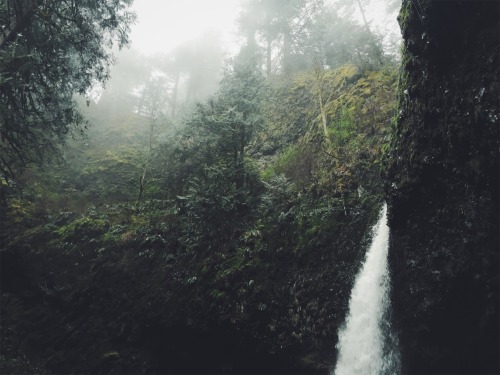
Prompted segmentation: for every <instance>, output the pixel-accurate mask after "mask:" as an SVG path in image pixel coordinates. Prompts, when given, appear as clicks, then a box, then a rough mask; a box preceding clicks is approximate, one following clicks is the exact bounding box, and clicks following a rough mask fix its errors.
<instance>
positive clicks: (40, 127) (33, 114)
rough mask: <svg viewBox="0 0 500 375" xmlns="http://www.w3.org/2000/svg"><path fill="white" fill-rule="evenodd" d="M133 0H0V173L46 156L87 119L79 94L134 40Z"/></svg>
mask: <svg viewBox="0 0 500 375" xmlns="http://www.w3.org/2000/svg"><path fill="white" fill-rule="evenodd" d="M131 3H132V0H109V1H98V0H64V1H55V0H52V1H51V0H49V1H40V0H36V1H35V0H7V1H2V3H1V4H0V28H1V34H0V173H2V175H3V176H4V177H12V176H14V175H15V174H16V172H18V171H20V170H22V169H23V168H24V167H25V166H26V165H27V164H29V163H33V162H41V161H43V160H44V159H46V158H47V157H48V156H50V154H51V152H52V151H56V150H57V149H58V147H59V145H60V144H62V143H64V140H65V138H66V136H67V135H68V134H72V133H73V134H74V133H75V132H78V131H81V130H82V129H84V128H85V127H86V122H85V120H84V118H83V116H82V115H81V114H80V113H79V112H78V110H77V108H76V104H75V101H74V99H73V96H74V95H75V94H80V95H88V94H89V92H90V90H92V88H93V87H95V86H96V85H98V84H102V83H104V82H105V81H106V80H107V78H108V76H109V66H110V64H111V63H112V61H113V55H112V52H111V48H112V47H113V46H115V45H117V46H118V47H119V48H121V47H123V46H124V45H126V44H128V42H129V40H128V32H129V28H130V25H131V23H133V22H134V18H135V16H134V14H133V13H132V12H131V11H130V9H129V7H130V5H131Z"/></svg>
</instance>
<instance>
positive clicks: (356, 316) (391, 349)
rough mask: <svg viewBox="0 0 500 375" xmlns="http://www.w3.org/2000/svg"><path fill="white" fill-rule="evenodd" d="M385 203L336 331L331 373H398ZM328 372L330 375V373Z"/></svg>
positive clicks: (377, 374) (344, 374) (351, 374)
mask: <svg viewBox="0 0 500 375" xmlns="http://www.w3.org/2000/svg"><path fill="white" fill-rule="evenodd" d="M388 249H389V227H388V225H387V206H386V205H385V204H384V207H383V209H382V212H381V214H380V218H379V220H378V222H377V224H376V225H375V226H374V227H373V238H372V244H371V246H370V249H369V250H368V252H367V253H366V258H365V261H364V263H363V266H362V268H361V270H360V271H359V273H358V275H357V276H356V280H355V282H354V287H353V289H352V292H351V298H350V300H349V313H348V315H347V318H346V321H345V323H344V325H343V326H342V327H341V329H340V331H339V342H338V344H337V349H338V360H337V365H336V367H335V371H334V373H333V374H334V375H381V374H398V373H399V372H400V370H399V354H398V351H397V342H396V339H395V337H394V335H393V334H392V333H391V329H390V328H391V327H390V322H389V317H388V315H389V288H390V279H389V271H388V267H387V255H388ZM333 374H332V375H333Z"/></svg>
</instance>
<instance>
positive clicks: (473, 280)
mask: <svg viewBox="0 0 500 375" xmlns="http://www.w3.org/2000/svg"><path fill="white" fill-rule="evenodd" d="M499 14H500V8H499V3H498V2H496V1H437V0H436V1H432V0H419V1H414V0H412V1H409V0H408V1H403V5H402V9H401V13H400V16H399V21H400V25H401V28H402V32H403V37H404V52H403V67H402V73H401V78H400V89H399V90H400V94H399V95H400V97H399V110H400V112H399V117H398V121H397V125H396V127H395V129H394V132H393V136H392V141H391V146H390V148H389V151H388V153H387V155H386V160H385V170H384V174H385V181H386V182H385V191H386V199H387V201H388V204H389V210H390V218H389V224H390V226H391V231H392V234H391V245H390V246H391V248H390V267H391V272H392V275H393V276H392V277H393V288H392V289H393V295H392V300H393V315H394V321H395V325H396V328H397V330H398V332H399V341H400V347H401V352H402V363H403V372H404V373H498V371H499V363H498V353H499V347H498V346H499V345H498V343H499V340H498V335H499V327H498V322H499V317H498V307H499V300H498V291H499V261H498V260H499V241H498V228H499V220H498V214H499V200H498V194H499V184H498V166H499V165H498V150H499V138H498V126H499V121H500V111H499V108H500V107H499V101H498V96H499V93H500V87H499V80H498V78H499V68H500V61H499V52H500V43H499V35H500V24H499Z"/></svg>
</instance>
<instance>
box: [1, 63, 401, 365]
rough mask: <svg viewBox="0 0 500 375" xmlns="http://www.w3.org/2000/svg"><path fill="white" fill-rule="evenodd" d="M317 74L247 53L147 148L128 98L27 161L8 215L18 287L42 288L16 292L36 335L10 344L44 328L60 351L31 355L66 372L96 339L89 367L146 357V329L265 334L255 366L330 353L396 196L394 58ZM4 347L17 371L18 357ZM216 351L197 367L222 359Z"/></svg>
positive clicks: (19, 320) (246, 338)
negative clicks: (61, 149) (385, 205)
mask: <svg viewBox="0 0 500 375" xmlns="http://www.w3.org/2000/svg"><path fill="white" fill-rule="evenodd" d="M319 74H320V75H318V73H317V72H316V73H314V72H301V73H297V74H294V75H293V76H290V77H287V78H286V79H283V78H281V77H273V78H270V79H264V78H263V77H261V76H260V74H259V73H258V72H257V71H255V70H253V69H252V68H249V67H248V66H240V67H238V66H235V67H234V69H233V70H232V71H230V72H228V73H226V75H225V77H224V79H223V82H222V85H221V89H220V91H219V93H218V94H216V95H215V96H214V97H212V98H211V99H210V100H209V101H207V102H206V104H200V105H198V106H197V107H196V108H195V109H194V110H193V111H192V114H191V116H190V117H187V116H186V118H187V120H186V122H185V125H182V126H176V127H174V128H172V127H171V128H170V129H168V132H165V133H160V134H155V135H154V136H155V139H154V148H153V149H152V151H151V155H150V156H149V157H150V160H149V161H146V159H147V158H148V152H149V151H148V147H147V143H148V142H149V129H148V123H147V119H144V118H142V117H141V116H138V115H137V114H134V113H130V114H129V115H128V116H127V117H125V118H124V119H122V120H121V121H120V122H113V121H109V122H107V123H96V126H95V128H93V129H91V131H90V133H89V135H88V137H87V138H86V139H83V140H78V141H75V142H73V143H71V144H70V145H69V147H68V148H67V150H66V151H65V163H64V164H54V165H52V166H50V167H45V168H30V169H29V170H28V171H27V173H26V174H25V175H24V177H23V180H21V181H20V182H19V185H18V186H17V189H18V193H19V194H18V195H17V196H12V197H11V198H10V205H9V209H8V211H7V212H6V215H5V216H4V217H3V219H2V220H3V223H4V225H8V227H9V228H10V229H11V230H10V231H9V232H3V234H2V236H3V241H4V243H5V244H6V246H5V249H4V253H3V255H4V257H5V258H6V259H9V258H8V257H12V259H13V260H12V261H11V263H12V264H13V265H14V267H13V268H11V269H9V270H8V272H7V274H6V275H5V281H4V287H5V288H6V289H7V290H8V289H9V287H10V288H14V289H15V288H17V286H15V285H16V282H17V280H19V282H21V281H20V280H21V279H22V280H24V281H23V282H28V283H30V282H31V281H29V280H32V281H34V280H36V283H37V287H36V288H35V290H34V291H30V292H29V293H28V289H26V291H25V292H23V291H21V293H20V295H11V296H10V297H9V296H7V297H4V299H3V308H4V309H5V312H6V314H5V317H4V319H5V324H6V326H7V327H12V329H14V330H15V331H16V332H18V334H19V333H22V335H23V337H27V339H25V340H21V339H20V338H19V337H17V336H15V337H13V338H10V339H9V340H10V341H8V342H7V343H5V344H4V345H5V347H7V348H13V347H17V346H18V345H21V349H20V350H21V352H23V351H26V352H31V350H32V348H31V347H30V346H29V342H31V341H33V342H39V343H41V344H42V345H44V346H45V347H47V348H49V354H48V356H47V357H46V358H45V357H37V356H36V355H34V356H33V357H32V361H34V362H33V363H43V366H48V367H49V368H50V369H51V371H58V372H66V371H70V369H71V365H70V364H71V358H72V357H76V356H78V355H81V351H82V350H84V352H85V355H86V356H87V357H88V358H89V359H91V360H89V361H88V362H86V365H85V366H86V367H85V368H80V370H83V371H90V372H92V371H95V370H96V369H98V368H103V366H104V368H105V366H106V363H108V362H109V361H114V362H117V363H118V365H117V366H118V367H116V368H118V369H122V370H123V371H125V369H127V371H129V370H130V369H133V370H134V371H139V370H140V369H141V366H145V364H144V363H145V362H141V356H140V351H141V350H142V349H141V347H142V345H143V343H142V341H141V340H142V337H143V335H145V334H146V332H150V331H154V330H156V329H158V330H160V331H161V332H163V333H164V334H165V336H164V337H158V340H160V341H161V343H162V345H167V346H168V345H174V344H173V342H171V341H170V340H174V339H177V338H178V335H179V334H185V333H186V332H191V331H193V332H201V333H202V334H204V335H207V336H210V335H214V334H216V333H217V332H219V331H223V332H226V334H228V335H230V336H231V335H239V336H240V337H241V338H242V339H241V341H240V344H238V345H240V346H237V347H236V349H235V350H238V348H240V349H241V348H243V347H246V346H247V345H254V347H253V352H250V353H249V354H248V358H244V359H242V360H241V363H240V364H239V366H242V367H241V368H245V365H249V363H251V362H252V358H260V357H259V356H266V355H270V354H265V353H274V357H273V358H275V359H274V360H276V361H277V359H276V358H281V357H280V355H281V356H285V357H286V358H288V359H287V360H289V361H290V368H297V367H298V368H300V367H301V366H302V367H304V368H309V367H308V366H312V367H313V368H321V367H327V366H328V365H329V362H330V361H331V355H332V354H331V348H332V347H334V345H335V341H336V332H337V328H338V326H339V325H340V323H341V321H342V319H343V314H344V311H345V308H346V304H347V299H348V296H349V290H350V287H351V285H352V282H353V275H354V272H355V270H356V269H357V267H358V264H359V262H360V260H361V259H362V257H363V251H364V249H365V245H366V241H367V240H368V237H367V235H366V233H367V229H368V228H369V226H370V225H371V223H372V222H373V221H374V219H375V217H376V214H377V211H378V208H379V206H380V203H381V200H382V198H381V197H382V195H381V182H380V179H379V168H380V166H379V161H380V158H381V156H382V150H383V148H384V145H385V143H386V140H387V134H388V132H389V130H390V124H391V119H392V118H393V116H394V111H395V108H394V103H395V93H396V73H395V71H394V70H391V69H389V68H384V69H382V70H377V71H363V70H361V69H359V68H357V67H355V66H352V65H347V66H344V67H341V68H338V69H335V70H324V71H322V72H320V73H319ZM319 85H321V90H322V95H323V97H324V102H323V108H324V112H325V114H326V120H327V127H326V133H325V131H324V129H323V127H322V120H321V108H320V105H319V101H318V90H319V89H318V87H319ZM97 108H99V105H97ZM235 119H238V121H235ZM242 119H243V121H242ZM122 121H123V122H122ZM241 124H243V125H241ZM124 126H125V127H124ZM111 146H112V147H111ZM146 162H148V163H149V165H150V167H148V168H149V170H148V176H147V179H149V180H150V183H149V184H148V185H147V186H146V189H145V191H144V194H143V197H142V199H141V200H140V201H139V200H138V194H139V179H140V177H141V174H142V173H143V168H144V165H145V164H144V163H146ZM160 166H161V167H160ZM3 227H4V228H5V226H3ZM2 275H4V274H2ZM14 275H15V276H14ZM26 280H28V281H26ZM21 290H24V289H22V288H21ZM25 293H28V294H25ZM21 296H22V297H21ZM33 298H42V299H43V300H44V301H46V302H44V303H42V304H32V299H33ZM21 311H23V313H21ZM69 311H74V312H73V313H71V314H70V313H69ZM25 316H34V317H37V318H36V319H30V320H29V321H27V320H26V319H25V318H24V317H25ZM38 320H47V323H46V324H47V327H51V328H50V330H51V331H50V333H49V332H40V331H39V330H37V329H36V325H37V324H38V323H37V321H38ZM58 320H62V321H65V322H66V323H65V324H64V325H60V324H56V321H58ZM111 321H112V322H113V323H112V324H111V323H110V322H111ZM75 327H78V329H77V328H75ZM89 332H90V333H91V334H89ZM92 332H95V333H94V334H92ZM125 338H126V340H125ZM16 340H17V341H16ZM257 342H258V344H256V343H257ZM250 343H253V344H250ZM200 345H201V347H200V348H197V349H196V350H200V351H203V350H208V348H207V347H205V346H203V345H205V344H203V343H201V344H200ZM207 345H208V344H207ZM63 348H64V349H63ZM82 348H84V349H82ZM62 350H64V353H65V354H64V357H61V353H62V352H61V351H62ZM170 350H171V351H172V353H173V354H174V355H175V354H176V353H177V355H180V354H179V353H180V352H181V351H182V350H184V348H183V347H182V345H181V346H180V347H176V348H175V347H172V348H171V349H170ZM214 350H215V349H214ZM293 353H300V356H298V357H295V356H294V355H293ZM4 356H6V358H7V365H6V366H7V367H6V368H7V369H10V368H11V367H9V366H14V367H15V366H16V363H17V362H15V361H16V360H20V359H15V360H14V359H10V360H9V359H8V356H9V354H8V352H6V354H4ZM134 358H135V359H134ZM180 358H182V356H180ZM142 361H143V360H142ZM186 361H187V359H186ZM206 361H209V362H208V363H203V362H202V363H200V366H201V367H200V368H202V366H203V365H208V366H209V365H210V363H211V362H210V361H216V362H217V361H221V362H223V361H224V358H219V357H218V355H217V354H214V353H212V357H211V358H210V359H209V358H208V357H207V358H206ZM217 363H218V362H217ZM115 365H116V364H115ZM115 365H114V366H115ZM183 365H186V363H184V362H182V361H181V362H179V363H178V364H176V365H175V364H174V368H175V366H179V368H182V366H183ZM68 366H69V367H68ZM148 366H153V367H154V366H155V364H151V363H148ZM156 366H160V367H161V364H156Z"/></svg>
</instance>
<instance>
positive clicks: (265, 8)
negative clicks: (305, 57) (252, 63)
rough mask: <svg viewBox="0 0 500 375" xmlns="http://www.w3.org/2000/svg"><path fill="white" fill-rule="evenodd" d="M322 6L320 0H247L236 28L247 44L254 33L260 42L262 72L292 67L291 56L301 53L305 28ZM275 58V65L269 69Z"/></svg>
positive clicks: (297, 55)
mask: <svg viewBox="0 0 500 375" xmlns="http://www.w3.org/2000/svg"><path fill="white" fill-rule="evenodd" d="M322 9H323V0H248V1H247V2H246V3H245V4H244V10H243V12H242V14H241V16H240V19H239V24H240V31H241V32H242V33H243V35H244V36H245V37H246V39H247V41H246V44H247V46H252V45H253V44H254V43H255V36H256V35H258V36H259V37H260V39H261V41H262V42H263V43H264V49H265V51H266V52H265V56H266V59H265V61H266V63H265V66H266V74H267V75H268V76H269V75H270V74H272V73H273V70H274V72H277V71H281V72H283V73H285V74H288V73H291V72H292V71H293V69H294V60H295V58H297V57H299V56H301V55H302V54H303V53H304V52H305V44H307V39H308V34H309V32H308V30H309V28H310V27H311V25H312V24H313V21H314V19H315V18H316V17H317V16H318V15H319V14H320V13H321V10H322ZM277 58H278V60H279V67H274V68H273V61H274V60H276V59H277Z"/></svg>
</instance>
